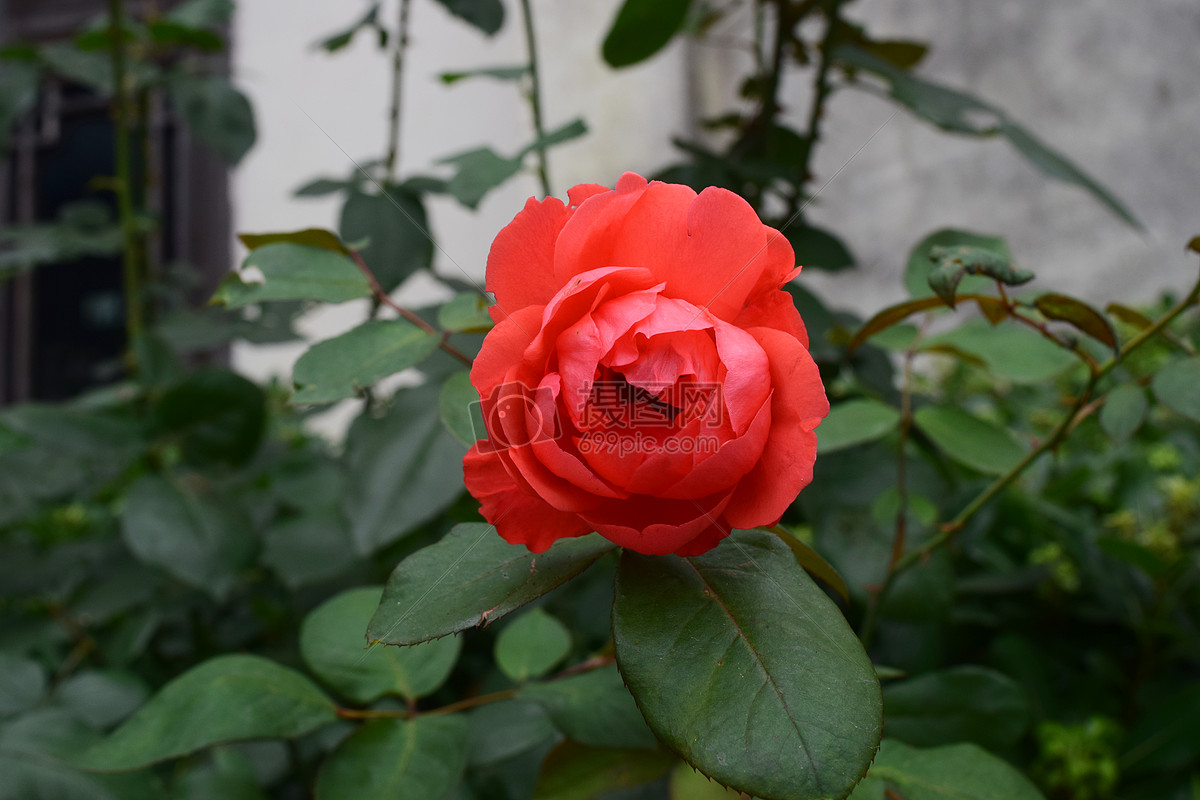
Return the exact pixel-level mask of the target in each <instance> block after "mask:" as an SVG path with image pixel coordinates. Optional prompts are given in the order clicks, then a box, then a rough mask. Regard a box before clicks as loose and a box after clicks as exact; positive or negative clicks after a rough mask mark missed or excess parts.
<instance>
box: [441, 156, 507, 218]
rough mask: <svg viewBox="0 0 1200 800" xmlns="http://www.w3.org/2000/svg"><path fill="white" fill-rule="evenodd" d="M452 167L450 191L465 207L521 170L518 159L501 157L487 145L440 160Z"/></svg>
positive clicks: (473, 206) (477, 200)
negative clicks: (452, 175) (452, 174)
mask: <svg viewBox="0 0 1200 800" xmlns="http://www.w3.org/2000/svg"><path fill="white" fill-rule="evenodd" d="M438 163H440V164H449V165H450V166H452V167H454V177H452V178H451V179H450V182H449V184H448V187H449V189H450V194H452V195H454V197H455V198H456V199H457V200H458V202H460V203H462V204H463V205H464V206H466V207H467V208H476V207H478V205H479V203H480V201H481V200H483V196H484V195H486V194H487V193H488V192H490V191H491V190H492V189H495V188H496V187H497V186H499V185H500V184H502V183H504V182H505V181H506V180H508V179H509V178H511V177H512V176H513V175H516V174H517V173H518V172H520V171H521V166H522V159H521V158H520V157H519V156H518V157H515V158H505V157H504V156H502V155H500V154H499V153H497V152H496V151H495V150H492V149H491V148H490V147H479V148H476V149H474V150H468V151H466V152H464V153H457V154H455V155H452V156H447V157H445V158H443V159H440V160H439V162H438Z"/></svg>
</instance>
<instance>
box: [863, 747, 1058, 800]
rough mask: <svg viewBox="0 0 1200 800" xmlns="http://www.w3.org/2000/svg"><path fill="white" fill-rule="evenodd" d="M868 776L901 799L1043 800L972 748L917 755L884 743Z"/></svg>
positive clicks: (1025, 783) (1023, 780)
mask: <svg viewBox="0 0 1200 800" xmlns="http://www.w3.org/2000/svg"><path fill="white" fill-rule="evenodd" d="M870 775H871V777H872V778H876V779H881V780H886V781H887V782H888V783H889V784H891V785H892V786H895V787H896V788H897V789H898V790H899V791H900V792H901V793H902V794H903V796H904V797H905V800H1043V798H1042V794H1041V792H1039V791H1038V790H1037V789H1036V788H1035V787H1034V785H1033V784H1032V783H1030V782H1029V780H1028V779H1027V778H1026V777H1025V776H1024V775H1022V774H1021V773H1020V772H1017V770H1015V769H1013V768H1012V767H1011V766H1009V765H1008V763H1007V762H1005V761H1003V760H1001V759H999V758H996V757H995V756H993V755H992V754H991V753H989V752H987V751H986V750H984V749H982V748H980V747H978V746H976V745H973V744H955V745H949V746H946V747H936V748H933V749H931V750H917V749H915V748H912V747H909V746H908V745H905V744H901V743H900V742H896V741H892V740H891V739H884V740H883V744H882V745H881V746H880V748H879V754H878V755H877V756H875V763H874V764H872V765H871V772H870Z"/></svg>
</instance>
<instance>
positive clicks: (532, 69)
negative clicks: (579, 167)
mask: <svg viewBox="0 0 1200 800" xmlns="http://www.w3.org/2000/svg"><path fill="white" fill-rule="evenodd" d="M521 17H522V20H523V21H524V23H525V47H526V49H527V50H528V51H529V80H530V86H529V107H530V110H532V112H533V134H534V136H535V137H536V138H537V141H538V142H540V141H541V140H542V139H543V138H544V137H545V135H546V128H545V125H544V124H543V123H542V97H541V95H542V82H541V76H540V74H539V72H538V56H537V40H536V39H535V38H534V31H533V9H532V8H531V7H530V2H529V0H521ZM536 149H537V159H538V179H539V180H540V181H541V182H542V194H543V195H544V196H545V197H549V196H550V169H549V167H548V166H547V162H546V148H545V147H540V146H539V147H538V148H536Z"/></svg>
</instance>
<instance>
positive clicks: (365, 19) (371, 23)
mask: <svg viewBox="0 0 1200 800" xmlns="http://www.w3.org/2000/svg"><path fill="white" fill-rule="evenodd" d="M363 28H368V29H371V30H374V31H375V32H376V33H377V34H378V36H379V41H380V46H381V47H382V46H384V44H386V42H387V31H386V30H385V29H384V28H383V26H381V25H380V24H379V3H374V4H372V5H371V7H370V8H368V9H367V11H366V13H365V14H363V15H362V16H361V17H359V18H358V19H357V20H355V21H354V23H353V24H352V25H350V27H348V28H346V29H345V30H342V31H338V32H337V33H335V34H333V35H332V36H329V37H327V38H325V39H322V40H321V41H320V42H319V43H318V45H317V46H319V47H321V48H322V49H324V50H326V51H327V52H330V53H336V52H337V51H338V50H341V49H342V48H343V47H345V46H346V45H348V44H350V42H352V41H354V35H355V34H356V33H358V32H359V31H360V30H362V29H363Z"/></svg>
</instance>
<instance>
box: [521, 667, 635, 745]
mask: <svg viewBox="0 0 1200 800" xmlns="http://www.w3.org/2000/svg"><path fill="white" fill-rule="evenodd" d="M520 696H521V697H522V698H524V699H527V700H533V701H534V702H535V703H537V704H538V705H540V706H541V707H542V708H543V709H544V710H545V712H546V713H547V714H548V715H549V716H550V719H551V721H552V722H553V723H554V726H555V727H556V728H558V729H559V730H560V731H562V732H563V733H564V734H565V735H566V736H568V737H570V738H571V739H572V740H574V741H576V742H579V743H580V744H586V745H590V746H592V747H654V746H655V745H656V744H657V743H658V740H657V739H655V738H654V734H652V733H650V729H649V728H647V727H646V722H645V720H643V719H642V715H641V713H640V712H639V711H638V709H637V705H636V704H635V703H634V702H633V697H632V696H631V695H630V694H629V690H627V689H626V688H625V684H624V683H623V682H622V681H621V675H620V673H618V672H617V668H616V667H615V666H610V667H604V668H603V669H596V670H590V671H588V672H584V673H582V674H579V675H573V676H571V677H569V678H563V679H561V680H556V681H548V682H546V683H532V684H530V685H528V686H526V687H525V688H524V689H522V690H521V695H520Z"/></svg>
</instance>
